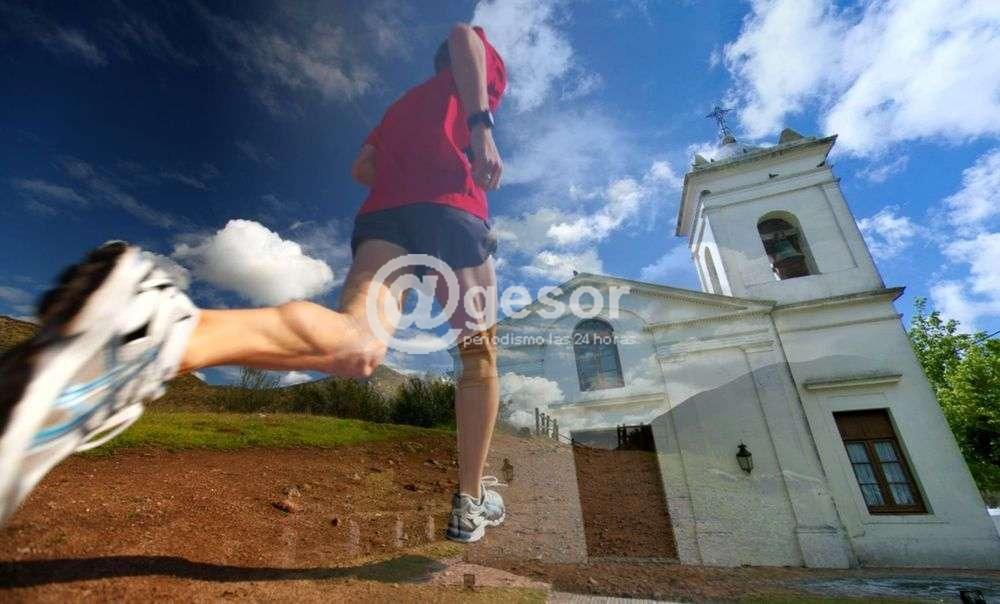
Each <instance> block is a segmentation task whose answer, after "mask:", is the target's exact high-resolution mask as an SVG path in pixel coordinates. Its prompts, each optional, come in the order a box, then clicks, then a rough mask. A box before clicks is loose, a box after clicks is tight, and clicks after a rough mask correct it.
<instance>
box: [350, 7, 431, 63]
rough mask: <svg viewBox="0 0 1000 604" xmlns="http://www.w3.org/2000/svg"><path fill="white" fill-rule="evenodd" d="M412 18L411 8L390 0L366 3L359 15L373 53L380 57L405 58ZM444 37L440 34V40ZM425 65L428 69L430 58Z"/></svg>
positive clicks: (408, 45) (407, 50)
mask: <svg viewBox="0 0 1000 604" xmlns="http://www.w3.org/2000/svg"><path fill="white" fill-rule="evenodd" d="M413 18H414V15H413V8H412V6H410V5H407V4H403V3H401V2H395V1H391V0H380V1H378V2H369V3H368V7H367V9H366V10H365V12H364V14H362V15H361V22H362V23H363V24H364V26H365V28H366V29H367V30H368V35H369V36H370V37H371V40H372V46H373V47H374V48H375V51H376V52H378V53H379V54H380V55H382V56H387V57H393V56H406V54H407V53H408V52H409V50H410V37H409V34H408V32H409V31H410V28H409V27H408V23H409V22H411V21H412V19H413ZM444 36H445V34H444V33H443V32H442V34H441V39H442V40H444ZM426 64H427V66H428V69H429V68H430V65H431V60H430V57H428V58H427V61H426Z"/></svg>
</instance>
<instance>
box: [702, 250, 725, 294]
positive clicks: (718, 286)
mask: <svg viewBox="0 0 1000 604" xmlns="http://www.w3.org/2000/svg"><path fill="white" fill-rule="evenodd" d="M705 268H706V269H708V278H709V279H710V280H711V282H712V293H713V294H721V293H722V283H721V282H720V281H719V271H718V269H716V268H715V258H714V257H713V256H712V250H710V249H708V248H707V247H706V248H705Z"/></svg>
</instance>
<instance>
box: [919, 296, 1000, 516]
mask: <svg viewBox="0 0 1000 604" xmlns="http://www.w3.org/2000/svg"><path fill="white" fill-rule="evenodd" d="M913 306H914V317H913V319H912V321H911V322H910V330H909V336H910V342H911V343H912V345H913V350H914V352H916V355H917V358H918V359H919V360H920V363H921V365H923V368H924V373H925V374H926V375H927V379H928V380H929V381H930V382H931V386H932V387H933V389H934V394H935V395H936V396H937V400H938V402H939V403H940V404H941V409H942V410H943V411H944V415H945V417H946V418H947V420H948V424H949V425H950V426H951V430H952V432H953V433H954V434H955V440H957V441H958V446H959V448H960V449H961V450H962V454H963V455H964V456H965V460H966V462H967V463H968V464H969V469H970V470H971V471H972V475H973V477H974V478H975V479H976V484H977V485H978V486H979V489H980V490H981V491H982V492H983V496H984V497H985V498H986V499H987V500H988V501H992V502H993V503H996V502H997V501H998V499H1000V342H998V341H996V340H991V339H989V338H987V337H986V334H985V333H982V332H979V333H976V334H968V333H959V331H958V329H959V322H958V321H955V320H947V321H946V320H944V319H942V318H941V313H940V312H939V311H933V312H931V313H930V314H928V313H927V302H926V300H924V299H923V298H918V299H917V300H916V301H915V302H914V305H913Z"/></svg>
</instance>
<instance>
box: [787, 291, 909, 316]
mask: <svg viewBox="0 0 1000 604" xmlns="http://www.w3.org/2000/svg"><path fill="white" fill-rule="evenodd" d="M905 290H906V288H904V287H882V288H879V289H871V290H868V291H863V292H855V293H851V294H844V295H842V296H832V297H829V298H818V299H815V300H804V301H802V302H792V303H790V304H779V305H777V306H775V307H774V312H775V313H780V312H795V311H800V310H813V309H816V308H829V307H832V306H840V305H843V304H853V303H855V302H861V301H866V302H867V301H870V300H878V299H884V300H887V301H889V302H894V301H895V300H896V299H898V298H899V297H900V296H902V295H903V292H904V291H905Z"/></svg>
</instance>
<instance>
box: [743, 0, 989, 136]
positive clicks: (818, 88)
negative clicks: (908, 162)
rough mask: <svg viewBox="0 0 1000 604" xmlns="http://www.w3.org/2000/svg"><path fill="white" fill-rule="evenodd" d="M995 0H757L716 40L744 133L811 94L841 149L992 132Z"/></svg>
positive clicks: (755, 131) (769, 126)
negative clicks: (731, 33)
mask: <svg viewBox="0 0 1000 604" xmlns="http://www.w3.org/2000/svg"><path fill="white" fill-rule="evenodd" d="M998 24H1000V3H997V2H983V1H977V0H924V1H921V2H867V3H865V4H864V5H863V6H862V7H860V8H859V9H843V10H842V9H838V8H836V7H835V6H833V5H830V4H828V3H826V2H822V1H821V0H776V1H765V0H757V1H755V2H754V3H753V11H752V13H751V14H750V15H749V16H748V17H747V19H746V20H745V21H744V24H743V29H742V31H741V33H740V36H739V37H738V38H737V39H736V40H735V41H734V42H732V43H730V44H728V45H727V46H726V47H725V50H724V56H725V63H726V66H727V68H728V69H729V71H730V72H731V73H732V75H733V76H734V78H735V80H736V83H735V86H734V88H733V90H732V91H731V95H730V96H731V98H730V102H732V103H736V104H738V105H740V106H741V107H742V109H741V112H740V122H741V124H742V125H743V127H744V128H745V129H746V131H747V133H748V134H749V135H750V136H751V137H759V136H763V135H765V134H768V133H773V132H776V131H777V130H778V129H780V127H781V126H783V125H784V121H785V120H786V118H787V117H788V116H789V115H795V114H799V113H802V112H803V111H804V110H805V109H806V108H807V107H810V106H814V105H815V106H818V107H819V109H820V111H821V114H822V122H823V128H824V130H825V131H826V132H829V133H838V134H839V135H840V139H839V140H840V145H839V148H840V149H841V150H844V151H847V152H850V153H854V154H857V155H869V154H873V153H878V152H880V151H882V150H884V149H885V148H887V147H889V146H891V145H892V144H894V143H899V142H901V141H907V140H919V139H926V138H944V139H948V140H958V141H961V140H967V139H970V138H975V137H979V136H986V135H995V134H997V133H1000V121H998V120H997V119H996V116H997V115H998V114H1000V27H998Z"/></svg>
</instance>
